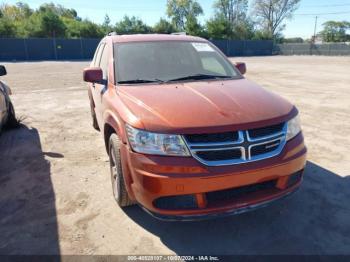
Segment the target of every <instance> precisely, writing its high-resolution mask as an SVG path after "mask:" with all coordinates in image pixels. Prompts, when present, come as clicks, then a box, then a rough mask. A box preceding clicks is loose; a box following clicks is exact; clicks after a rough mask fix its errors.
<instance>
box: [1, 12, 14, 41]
mask: <svg viewBox="0 0 350 262" xmlns="http://www.w3.org/2000/svg"><path fill="white" fill-rule="evenodd" d="M15 36H16V26H15V24H14V23H13V21H11V20H10V19H8V18H6V17H3V16H1V12H0V37H15Z"/></svg>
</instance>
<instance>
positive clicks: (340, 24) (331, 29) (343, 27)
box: [320, 21, 350, 42]
mask: <svg viewBox="0 0 350 262" xmlns="http://www.w3.org/2000/svg"><path fill="white" fill-rule="evenodd" d="M323 26H324V29H323V30H322V31H321V32H320V34H321V36H322V38H323V40H324V41H325V42H346V41H350V34H347V30H350V22H347V21H327V22H325V23H324V24H323Z"/></svg>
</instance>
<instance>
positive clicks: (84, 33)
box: [79, 19, 105, 38]
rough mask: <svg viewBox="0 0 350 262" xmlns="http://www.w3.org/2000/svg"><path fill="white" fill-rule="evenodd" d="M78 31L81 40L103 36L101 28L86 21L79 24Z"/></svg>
mask: <svg viewBox="0 0 350 262" xmlns="http://www.w3.org/2000/svg"><path fill="white" fill-rule="evenodd" d="M79 30H80V37H82V38H101V37H103V36H104V35H105V34H104V32H103V29H102V28H101V26H99V25H98V24H95V23H93V22H91V21H90V20H87V19H84V20H83V21H81V22H80V28H79Z"/></svg>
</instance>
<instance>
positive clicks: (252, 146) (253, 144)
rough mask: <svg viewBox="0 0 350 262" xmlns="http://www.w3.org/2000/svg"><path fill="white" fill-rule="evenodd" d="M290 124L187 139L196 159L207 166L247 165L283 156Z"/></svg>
mask: <svg viewBox="0 0 350 262" xmlns="http://www.w3.org/2000/svg"><path fill="white" fill-rule="evenodd" d="M286 133H287V123H280V124H277V125H272V126H267V127H263V128H256V129H249V130H240V131H232V132H225V133H215V134H195V135H184V140H185V142H186V144H187V146H188V148H189V150H190V152H191V154H192V156H193V157H194V158H196V159H197V160H198V161H200V162H201V163H203V164H205V165H208V166H223V165H235V164H242V163H248V162H252V161H258V160H262V159H266V158H270V157H274V156H276V155H278V154H280V153H281V151H282V149H283V147H284V145H285V143H286Z"/></svg>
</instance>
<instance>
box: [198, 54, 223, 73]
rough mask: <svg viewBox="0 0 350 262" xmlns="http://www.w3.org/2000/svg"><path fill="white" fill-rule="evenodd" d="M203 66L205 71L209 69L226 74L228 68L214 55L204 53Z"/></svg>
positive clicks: (211, 71) (212, 71)
mask: <svg viewBox="0 0 350 262" xmlns="http://www.w3.org/2000/svg"><path fill="white" fill-rule="evenodd" d="M201 60H202V66H203V69H204V70H205V71H209V72H210V73H214V74H219V75H226V70H225V68H224V67H223V66H222V64H220V62H219V61H218V60H217V59H216V58H215V57H213V56H212V55H203V56H201Z"/></svg>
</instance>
